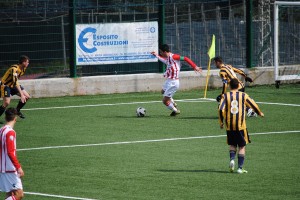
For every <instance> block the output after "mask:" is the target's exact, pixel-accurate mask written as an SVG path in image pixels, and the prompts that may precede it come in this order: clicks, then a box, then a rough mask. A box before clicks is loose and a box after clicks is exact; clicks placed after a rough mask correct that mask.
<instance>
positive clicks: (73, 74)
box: [69, 0, 77, 78]
mask: <svg viewBox="0 0 300 200" xmlns="http://www.w3.org/2000/svg"><path fill="white" fill-rule="evenodd" d="M74 2H75V0H69V29H70V32H69V36H70V42H69V44H70V47H69V49H70V50H69V51H70V55H69V56H70V58H69V59H70V61H69V65H70V77H71V78H76V76H77V73H76V46H75V34H76V32H75V31H76V30H75V24H76V15H75V10H76V9H75V3H74Z"/></svg>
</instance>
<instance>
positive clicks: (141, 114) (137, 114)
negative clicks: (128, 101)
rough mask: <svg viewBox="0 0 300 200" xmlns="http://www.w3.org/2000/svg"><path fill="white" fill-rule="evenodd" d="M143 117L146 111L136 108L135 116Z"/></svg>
mask: <svg viewBox="0 0 300 200" xmlns="http://www.w3.org/2000/svg"><path fill="white" fill-rule="evenodd" d="M145 115H146V109H145V108H142V107H138V108H137V109H136V116H138V117H145Z"/></svg>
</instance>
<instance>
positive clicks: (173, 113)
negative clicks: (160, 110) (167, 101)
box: [170, 110, 180, 117]
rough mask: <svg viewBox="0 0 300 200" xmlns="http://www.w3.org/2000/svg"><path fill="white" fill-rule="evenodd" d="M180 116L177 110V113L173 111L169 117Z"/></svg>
mask: <svg viewBox="0 0 300 200" xmlns="http://www.w3.org/2000/svg"><path fill="white" fill-rule="evenodd" d="M179 114H180V110H177V111H173V112H172V113H171V114H170V116H173V117H174V116H176V115H179Z"/></svg>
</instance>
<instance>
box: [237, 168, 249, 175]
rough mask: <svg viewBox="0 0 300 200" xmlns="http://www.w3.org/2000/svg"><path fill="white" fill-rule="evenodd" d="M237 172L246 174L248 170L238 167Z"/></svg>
mask: <svg viewBox="0 0 300 200" xmlns="http://www.w3.org/2000/svg"><path fill="white" fill-rule="evenodd" d="M237 173H238V174H247V173H248V171H246V170H244V169H243V168H238V170H237Z"/></svg>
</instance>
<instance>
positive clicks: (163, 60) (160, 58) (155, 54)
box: [151, 51, 167, 64]
mask: <svg viewBox="0 0 300 200" xmlns="http://www.w3.org/2000/svg"><path fill="white" fill-rule="evenodd" d="M151 54H152V55H154V56H155V57H156V58H158V60H159V61H160V62H162V63H164V64H167V59H165V58H163V57H161V56H159V55H158V54H157V53H156V52H155V51H152V52H151Z"/></svg>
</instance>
